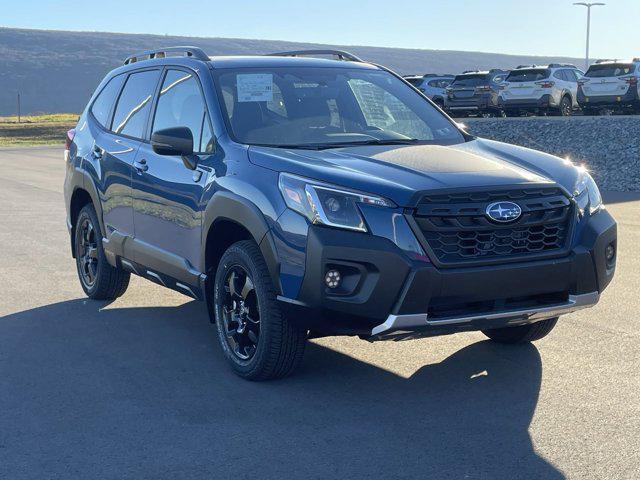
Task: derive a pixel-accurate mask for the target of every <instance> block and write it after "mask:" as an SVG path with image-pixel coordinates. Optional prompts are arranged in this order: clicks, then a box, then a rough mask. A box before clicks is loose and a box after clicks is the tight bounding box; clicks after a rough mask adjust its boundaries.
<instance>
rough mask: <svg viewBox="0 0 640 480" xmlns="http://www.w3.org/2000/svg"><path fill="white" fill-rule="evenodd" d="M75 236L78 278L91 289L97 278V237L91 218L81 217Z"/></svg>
mask: <svg viewBox="0 0 640 480" xmlns="http://www.w3.org/2000/svg"><path fill="white" fill-rule="evenodd" d="M77 238H78V240H77V242H76V261H77V262H78V272H79V273H80V280H81V281H82V283H83V284H84V286H85V287H86V288H87V289H91V288H93V286H94V285H95V283H96V279H97V278H98V237H97V235H96V229H95V227H94V225H93V222H92V221H91V218H89V217H85V218H83V219H82V223H80V225H79V235H78V237H77Z"/></svg>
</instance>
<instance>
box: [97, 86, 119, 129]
mask: <svg viewBox="0 0 640 480" xmlns="http://www.w3.org/2000/svg"><path fill="white" fill-rule="evenodd" d="M123 81H124V75H118V76H115V77H113V78H112V79H111V80H109V81H108V82H107V84H106V85H105V87H104V88H103V89H102V91H101V92H100V93H99V94H98V96H97V97H96V99H95V100H94V102H93V105H91V114H92V115H93V116H94V118H95V119H96V120H97V121H98V123H99V124H100V125H102V126H103V127H105V128H107V122H108V121H109V113H111V107H113V103H114V102H115V100H116V95H118V92H119V91H120V87H122V82H123Z"/></svg>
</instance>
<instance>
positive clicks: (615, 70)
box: [584, 63, 634, 78]
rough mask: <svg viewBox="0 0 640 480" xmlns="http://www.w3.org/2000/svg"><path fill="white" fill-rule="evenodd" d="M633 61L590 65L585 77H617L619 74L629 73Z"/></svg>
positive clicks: (631, 71)
mask: <svg viewBox="0 0 640 480" xmlns="http://www.w3.org/2000/svg"><path fill="white" fill-rule="evenodd" d="M633 67H634V65H633V63H607V64H598V65H591V66H590V67H589V70H587V73H585V75H584V76H585V77H590V78H600V77H619V76H621V75H629V74H630V73H633Z"/></svg>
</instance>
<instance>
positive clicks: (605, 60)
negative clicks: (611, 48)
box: [593, 58, 618, 63]
mask: <svg viewBox="0 0 640 480" xmlns="http://www.w3.org/2000/svg"><path fill="white" fill-rule="evenodd" d="M617 61H618V59H617V58H601V59H599V60H596V61H595V62H593V63H607V62H617Z"/></svg>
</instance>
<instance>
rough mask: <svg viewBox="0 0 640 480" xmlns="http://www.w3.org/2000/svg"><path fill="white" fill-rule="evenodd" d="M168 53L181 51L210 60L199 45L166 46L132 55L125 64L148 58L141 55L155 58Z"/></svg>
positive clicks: (184, 53) (187, 55) (197, 58)
mask: <svg viewBox="0 0 640 480" xmlns="http://www.w3.org/2000/svg"><path fill="white" fill-rule="evenodd" d="M168 53H181V54H182V55H184V56H186V57H193V58H195V59H196V60H202V61H205V62H208V61H209V60H210V58H209V56H208V55H207V54H206V53H204V52H203V51H202V49H200V48H198V47H166V48H158V49H155V50H147V51H145V52H140V53H136V54H134V55H130V56H128V57H127V58H126V59H125V61H124V64H125V65H128V64H130V63H135V62H139V61H140V60H147V59H146V58H141V57H149V60H151V59H153V58H165V57H167V54H168Z"/></svg>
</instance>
